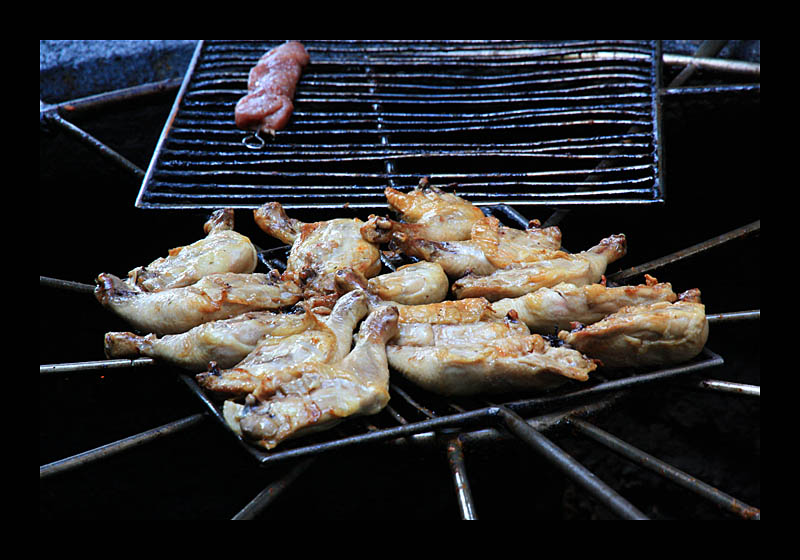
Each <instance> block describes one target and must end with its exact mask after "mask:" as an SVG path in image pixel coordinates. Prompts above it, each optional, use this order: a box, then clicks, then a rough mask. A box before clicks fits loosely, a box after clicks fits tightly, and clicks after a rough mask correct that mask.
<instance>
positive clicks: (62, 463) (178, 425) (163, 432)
mask: <svg viewBox="0 0 800 560" xmlns="http://www.w3.org/2000/svg"><path fill="white" fill-rule="evenodd" d="M205 418H206V414H194V415H192V416H187V417H186V418H181V419H180V420H176V421H174V422H170V423H169V424H165V425H163V426H159V427H158V428H153V429H152V430H148V431H146V432H142V433H140V434H136V435H133V436H130V437H127V438H125V439H122V440H119V441H115V442H113V443H109V444H107V445H103V446H101V447H97V448H95V449H91V450H89V451H84V452H83V453H79V454H77V455H73V456H71V457H67V458H65V459H61V460H59V461H54V462H52V463H48V464H47V465H42V466H41V467H39V478H40V479H42V478H45V477H48V476H52V475H54V474H58V473H62V472H65V471H68V470H72V469H74V468H77V467H81V466H83V465H86V464H88V463H92V462H95V461H98V460H100V459H105V458H106V457H109V456H111V455H114V454H116V453H120V452H122V451H127V450H129V449H132V448H134V447H138V446H141V445H144V444H146V443H150V442H151V441H154V440H156V439H158V438H161V437H164V436H168V435H172V434H175V433H178V432H182V431H183V430H186V429H188V428H191V427H192V426H194V425H196V424H198V423H199V422H201V421H202V420H204V419H205Z"/></svg>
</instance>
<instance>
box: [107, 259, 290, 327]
mask: <svg viewBox="0 0 800 560" xmlns="http://www.w3.org/2000/svg"><path fill="white" fill-rule="evenodd" d="M96 283H97V286H96V287H95V297H96V298H97V300H98V301H99V302H100V303H101V304H102V305H103V306H104V307H106V308H107V309H109V310H111V311H112V312H114V313H115V314H116V315H118V316H119V317H121V318H122V319H124V320H125V321H127V322H128V323H130V324H131V325H132V326H133V327H134V328H135V329H137V330H139V331H142V332H145V333H154V334H156V335H165V334H177V333H182V332H186V331H188V330H189V329H191V328H193V327H196V326H198V325H201V324H203V323H207V322H209V321H216V320H218V319H228V318H230V317H235V316H236V315H241V314H242V313H247V312H249V311H268V310H276V309H280V308H282V307H288V306H291V305H294V304H295V303H297V302H298V301H300V297H301V292H300V289H299V288H298V287H297V285H295V284H294V283H293V282H287V281H283V280H281V279H280V278H276V277H275V276H274V275H268V274H260V273H252V274H239V273H226V274H211V275H208V276H204V277H203V278H201V279H200V280H198V281H197V282H196V283H194V284H192V285H191V286H184V287H181V288H170V289H168V290H162V291H160V292H142V291H139V290H133V289H131V287H130V286H129V285H128V284H126V283H125V282H123V281H122V280H121V279H119V278H117V277H116V276H114V275H113V274H101V275H100V276H98V277H97V280H96Z"/></svg>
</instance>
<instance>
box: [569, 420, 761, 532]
mask: <svg viewBox="0 0 800 560" xmlns="http://www.w3.org/2000/svg"><path fill="white" fill-rule="evenodd" d="M566 422H567V423H568V424H569V425H570V426H572V428H573V429H575V430H576V431H577V432H579V433H581V434H583V435H586V436H589V437H590V438H592V439H593V440H595V441H597V442H599V443H601V444H603V445H605V446H606V447H608V448H609V449H611V450H612V451H615V452H616V453H618V454H620V455H622V456H623V457H625V458H627V459H629V460H631V461H633V462H635V463H636V464H638V465H640V466H642V467H645V468H647V469H649V470H651V471H653V472H654V473H656V474H659V475H661V476H663V477H665V478H667V479H669V480H671V481H673V482H675V483H677V484H679V485H681V486H683V487H684V488H688V489H689V490H691V491H692V492H694V493H696V494H698V495H700V496H702V497H704V498H706V499H708V500H710V501H712V502H713V503H715V504H716V505H718V506H720V507H722V508H724V509H726V510H728V511H730V512H732V513H735V514H737V515H739V516H741V517H743V518H745V519H760V518H761V510H759V509H757V508H754V507H752V506H749V505H747V504H745V503H743V502H741V501H740V500H737V499H736V498H733V497H731V496H729V495H728V494H725V493H724V492H721V491H720V490H718V489H717V488H714V487H713V486H711V485H709V484H706V483H705V482H702V481H700V480H697V479H696V478H695V477H693V476H691V475H688V474H686V473H685V472H683V471H682V470H680V469H677V468H675V467H673V466H672V465H670V464H668V463H665V462H664V461H661V460H660V459H657V458H656V457H653V456H652V455H650V454H649V453H646V452H644V451H642V450H641V449H638V448H636V447H634V446H633V445H630V444H629V443H626V442H625V441H623V440H621V439H619V438H617V437H615V436H614V435H612V434H610V433H608V432H606V431H604V430H602V429H600V428H598V427H597V426H594V425H592V424H590V423H589V422H586V421H584V420H580V419H578V418H575V417H570V418H567V419H566Z"/></svg>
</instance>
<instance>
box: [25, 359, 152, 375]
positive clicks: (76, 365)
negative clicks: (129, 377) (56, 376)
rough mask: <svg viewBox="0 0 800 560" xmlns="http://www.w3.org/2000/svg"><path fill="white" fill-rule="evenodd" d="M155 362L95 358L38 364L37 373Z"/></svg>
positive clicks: (148, 364)
mask: <svg viewBox="0 0 800 560" xmlns="http://www.w3.org/2000/svg"><path fill="white" fill-rule="evenodd" d="M155 363H156V361H155V360H154V359H153V358H136V359H134V360H127V359H119V360H96V361H92V362H72V363H67V364H44V365H40V366H39V374H40V375H41V374H49V373H73V372H76V371H99V370H106V369H120V368H131V367H144V366H152V365H154V364H155Z"/></svg>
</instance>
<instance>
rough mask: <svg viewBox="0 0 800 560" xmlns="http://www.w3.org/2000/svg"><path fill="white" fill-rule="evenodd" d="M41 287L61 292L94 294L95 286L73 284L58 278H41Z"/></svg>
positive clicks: (79, 283) (80, 283)
mask: <svg viewBox="0 0 800 560" xmlns="http://www.w3.org/2000/svg"><path fill="white" fill-rule="evenodd" d="M39 285H40V286H45V287H47V288H58V289H59V290H71V291H73V292H82V293H92V292H94V286H92V285H90V284H84V283H82V282H73V281H71V280H59V279H58V278H50V277H49V276H39Z"/></svg>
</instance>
